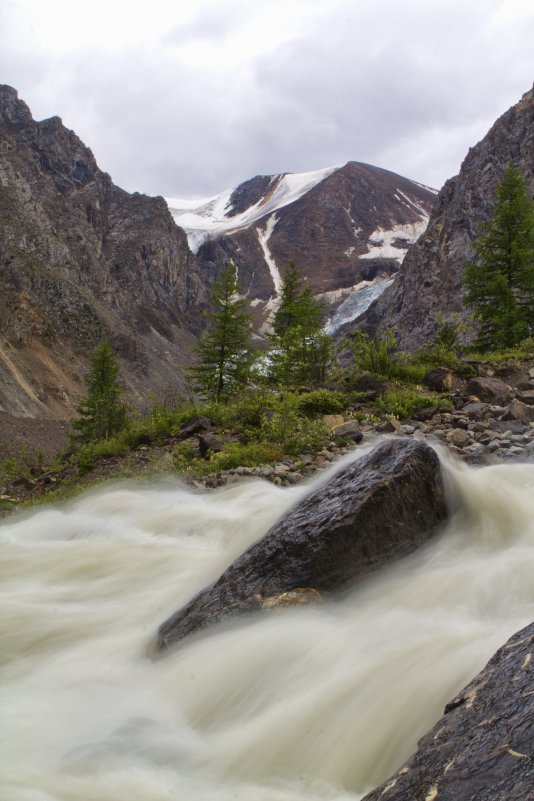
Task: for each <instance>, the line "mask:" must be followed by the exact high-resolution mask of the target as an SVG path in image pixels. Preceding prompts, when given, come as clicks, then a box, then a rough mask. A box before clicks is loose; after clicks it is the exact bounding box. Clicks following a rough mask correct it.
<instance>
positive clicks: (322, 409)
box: [297, 389, 347, 417]
mask: <svg viewBox="0 0 534 801" xmlns="http://www.w3.org/2000/svg"><path fill="white" fill-rule="evenodd" d="M346 407H347V397H346V395H344V394H343V392H337V391H335V390H330V389H317V390H315V391H314V392H307V393H306V394H305V395H301V396H300V397H299V398H298V399H297V409H298V411H299V412H300V413H301V414H305V415H307V416H308V417H318V416H319V415H321V414H337V413H338V412H342V411H343V410H344V409H346Z"/></svg>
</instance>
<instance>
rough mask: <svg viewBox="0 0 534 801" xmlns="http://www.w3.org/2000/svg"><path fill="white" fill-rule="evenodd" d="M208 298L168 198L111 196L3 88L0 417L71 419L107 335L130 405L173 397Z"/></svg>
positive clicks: (83, 155)
mask: <svg viewBox="0 0 534 801" xmlns="http://www.w3.org/2000/svg"><path fill="white" fill-rule="evenodd" d="M205 299H206V289H205V287H204V285H203V282H202V281H201V278H200V273H199V270H198V266H197V262H196V259H195V257H194V256H193V255H192V254H191V252H190V250H189V247H188V245H187V240H186V237H185V234H184V232H183V231H182V230H181V229H180V228H179V227H178V226H177V225H176V224H175V223H174V220H173V219H172V217H171V215H170V213H169V211H168V208H167V205H166V203H165V201H164V200H163V198H160V197H159V198H158V197H156V198H152V197H147V196H145V195H140V194H137V193H135V194H128V193H127V192H125V191H123V190H122V189H119V188H118V187H116V186H115V185H114V184H113V182H112V180H111V178H110V176H109V175H107V174H106V173H104V172H102V171H101V170H100V169H99V168H98V166H97V164H96V161H95V158H94V156H93V154H92V152H91V151H90V150H89V149H88V148H87V147H86V146H85V145H84V144H83V142H81V141H80V139H79V138H78V137H77V136H76V134H75V133H73V131H70V130H68V129H67V128H65V126H64V125H63V124H62V122H61V120H60V119H59V118H58V117H52V118H51V119H48V120H44V121H42V122H36V121H34V120H33V119H32V116H31V113H30V110H29V109H28V107H27V106H26V104H25V103H23V102H22V101H21V100H19V98H18V96H17V92H16V91H15V90H14V89H12V88H11V87H9V86H0V370H1V374H0V375H1V380H0V410H2V411H4V412H9V413H12V414H18V415H27V416H52V417H68V416H69V414H71V413H72V410H73V404H74V403H75V401H76V398H77V397H78V395H79V394H80V392H81V391H82V387H83V385H82V383H81V375H82V373H83V370H84V368H85V366H86V364H87V357H88V353H89V352H90V351H91V349H92V348H93V347H94V345H95V344H96V343H97V342H98V341H99V340H100V339H101V338H102V337H103V336H107V337H109V338H110V340H111V341H112V344H113V345H114V347H115V349H116V351H117V353H118V355H119V358H120V360H121V364H122V368H123V371H122V372H123V379H124V381H125V383H126V384H127V386H128V388H129V389H130V391H131V392H132V393H133V394H134V395H135V394H136V393H142V394H146V393H147V392H149V391H150V390H152V391H153V392H154V393H156V394H157V396H158V397H161V394H162V393H164V392H172V391H175V390H176V389H178V388H179V387H180V373H181V368H183V366H184V364H185V363H186V362H187V360H188V355H189V352H190V349H191V345H192V341H193V339H194V334H195V332H197V331H198V326H199V306H200V305H202V304H204V303H205Z"/></svg>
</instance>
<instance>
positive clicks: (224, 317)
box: [190, 259, 251, 401]
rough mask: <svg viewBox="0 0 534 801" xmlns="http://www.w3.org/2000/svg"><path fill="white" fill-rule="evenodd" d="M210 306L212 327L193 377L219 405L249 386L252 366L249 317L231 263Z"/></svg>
mask: <svg viewBox="0 0 534 801" xmlns="http://www.w3.org/2000/svg"><path fill="white" fill-rule="evenodd" d="M210 305H211V310H210V311H208V312H206V314H205V317H206V318H207V319H208V321H209V327H208V330H207V331H206V333H205V334H204V336H203V337H202V338H201V339H200V340H199V342H198V343H197V345H196V347H195V353H196V355H197V364H196V365H195V366H194V367H192V368H191V370H190V375H191V378H192V381H193V386H194V387H195V389H197V390H198V391H200V392H202V393H203V394H204V395H205V396H206V397H208V398H210V399H213V400H217V401H219V400H222V399H225V398H227V397H229V396H230V395H232V394H233V393H235V392H236V391H237V390H238V389H239V388H240V387H243V386H244V385H245V384H246V383H247V381H248V377H249V373H250V365H251V344H250V341H251V328H250V317H249V315H248V314H247V311H246V309H247V302H246V300H244V299H243V298H241V297H240V293H239V286H238V283H237V271H236V266H235V264H234V262H233V261H232V260H231V259H228V261H227V263H226V266H225V267H224V269H223V270H222V271H221V274H220V275H219V278H218V279H217V281H216V282H215V284H214V286H213V292H212V296H211V300H210Z"/></svg>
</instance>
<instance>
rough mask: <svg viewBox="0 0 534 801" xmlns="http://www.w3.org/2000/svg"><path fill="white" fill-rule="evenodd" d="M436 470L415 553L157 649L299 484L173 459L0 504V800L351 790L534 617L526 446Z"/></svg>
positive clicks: (167, 800) (285, 795) (375, 778)
mask: <svg viewBox="0 0 534 801" xmlns="http://www.w3.org/2000/svg"><path fill="white" fill-rule="evenodd" d="M350 458H354V457H350ZM333 469H334V470H335V469H339V465H338V466H337V467H336V468H333ZM444 470H445V474H446V481H447V486H448V492H449V496H450V503H451V507H452V517H451V520H450V523H449V524H448V525H447V527H446V529H445V530H444V532H443V533H442V534H441V536H439V537H438V538H437V539H436V540H435V541H434V542H433V543H432V544H430V545H429V546H427V547H425V548H424V549H423V550H422V551H419V552H418V553H417V554H415V555H414V556H412V557H410V558H408V559H406V560H404V561H403V562H402V563H400V564H398V565H396V566H394V567H391V568H389V569H387V570H386V571H384V572H382V573H381V574H380V575H377V576H375V577H373V578H371V579H369V580H368V581H367V582H365V583H362V584H361V585H360V586H359V587H356V588H355V589H354V590H353V591H352V592H350V593H348V594H346V595H345V596H344V597H343V598H342V599H341V598H340V599H338V600H337V601H335V602H328V603H325V604H323V605H322V606H318V607H315V608H312V607H310V608H296V609H285V610H277V611H274V612H271V613H265V614H264V615H262V616H258V617H253V618H248V619H243V620H241V621H238V622H235V621H234V622H233V623H232V624H231V625H226V626H218V627H214V628H212V629H210V630H209V631H207V632H206V634H205V635H204V636H202V637H200V638H198V639H191V640H190V641H186V642H184V643H183V644H182V645H181V646H179V647H177V648H175V649H174V650H171V651H169V652H168V653H165V654H164V655H163V656H161V657H154V655H153V651H152V649H151V644H152V642H153V638H154V635H155V632H156V630H157V627H158V625H159V624H160V623H161V622H162V621H163V620H165V619H166V617H167V616H168V615H169V614H171V613H172V612H174V611H175V610H176V609H177V608H178V607H179V606H180V605H181V604H183V603H185V602H186V601H188V600H189V599H190V597H191V596H192V595H193V594H194V593H196V592H197V591H198V590H200V589H201V588H202V587H204V586H205V585H206V584H207V583H208V582H210V581H212V580H213V579H215V578H216V577H217V576H218V575H219V574H220V573H221V572H222V571H223V569H224V568H225V567H226V566H227V565H228V564H229V563H230V562H231V561H232V559H234V558H235V557H236V556H237V555H238V554H239V553H241V552H242V551H243V550H244V549H245V548H246V547H247V546H248V545H249V544H250V543H252V542H253V541H254V540H256V539H257V538H258V537H260V536H261V535H262V534H263V533H264V532H265V531H266V530H267V529H268V528H269V526H270V525H271V524H272V523H274V522H275V520H276V519H278V517H279V516H280V515H282V514H283V513H284V511H285V510H287V509H288V508H289V507H291V506H292V505H293V504H294V503H295V502H296V501H297V500H298V499H299V498H301V497H302V496H303V495H304V494H306V493H307V492H309V489H310V488H309V486H308V487H305V486H298V487H291V488H288V489H280V488H278V487H275V486H273V485H271V484H269V483H267V482H262V481H260V480H256V479H253V480H248V481H244V482H243V483H241V484H236V485H233V486H230V487H226V488H222V489H220V490H218V491H215V492H200V491H192V490H191V489H189V488H187V487H185V486H184V485H181V484H180V483H178V482H176V481H174V480H170V479H169V480H168V481H167V482H166V483H160V484H159V485H152V486H150V485H135V484H130V485H117V486H112V487H109V488H107V489H104V490H101V491H99V492H94V493H91V494H89V495H86V496H84V497H82V498H81V499H79V500H77V501H76V502H73V503H71V504H69V505H67V506H65V507H63V508H48V509H44V510H42V511H37V512H34V513H31V514H26V515H22V516H20V517H14V518H11V519H8V520H6V521H4V522H3V524H2V525H1V526H0V553H1V566H0V609H1V618H0V626H1V631H0V636H1V644H2V648H1V656H0V660H1V667H0V681H1V690H0V720H1V723H0V766H1V767H0V771H1V773H0V798H1V799H6V801H8V800H9V801H178V799H179V801H204V800H206V801H230V799H238V800H239V801H245V799H246V801H304V800H306V801H314V800H315V801H318V800H319V799H324V800H328V801H341V799H352V800H353V801H354V799H357V798H360V797H361V796H362V795H363V794H364V793H365V792H367V791H368V790H369V789H371V788H372V787H374V786H376V785H377V784H378V783H380V782H381V781H383V780H384V779H385V778H387V776H388V775H389V774H391V773H392V772H393V771H394V770H395V769H396V768H397V767H399V765H400V764H401V763H402V762H403V760H404V759H406V758H407V757H408V756H409V755H410V754H411V753H412V752H413V750H414V749H415V746H416V741H417V739H418V738H419V737H420V736H421V735H422V734H423V733H424V732H425V731H427V730H428V729H429V728H430V726H431V725H432V724H433V723H434V722H435V721H436V719H437V718H438V717H439V716H440V715H441V713H442V710H443V706H444V704H445V703H446V701H448V700H449V699H450V698H451V697H453V696H454V694H455V693H456V692H457V691H458V690H459V689H460V688H461V687H462V686H463V685H464V684H465V683H466V682H467V681H468V680H469V679H470V678H471V677H472V676H474V675H475V674H476V673H477V672H478V671H479V670H480V669H481V668H482V667H483V665H484V664H485V662H486V661H487V659H488V658H489V657H490V656H491V655H492V653H493V652H494V651H495V650H496V648H497V647H498V646H499V645H501V644H502V643H504V642H505V640H506V639H507V638H508V637H509V636H510V635H511V634H512V633H513V632H514V631H516V630H518V629H519V628H521V627H522V626H523V625H526V624H527V623H529V622H530V621H531V620H532V619H533V618H534V612H533V610H534V582H533V580H532V576H533V573H534V465H532V464H530V465H528V464H507V465H494V466H491V467H486V468H481V469H473V468H469V467H467V466H465V465H462V464H457V463H453V462H451V461H447V462H446V463H444ZM320 480H324V475H323V477H322V478H321V479H317V481H320Z"/></svg>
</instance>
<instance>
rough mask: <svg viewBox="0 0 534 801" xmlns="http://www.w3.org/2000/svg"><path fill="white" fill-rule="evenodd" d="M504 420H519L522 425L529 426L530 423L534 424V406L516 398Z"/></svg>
mask: <svg viewBox="0 0 534 801" xmlns="http://www.w3.org/2000/svg"><path fill="white" fill-rule="evenodd" d="M503 420H519V422H520V423H523V425H525V426H528V425H529V423H534V406H530V405H528V404H527V403H523V402H522V401H520V400H518V399H517V398H514V400H513V401H512V402H511V404H510V406H509V407H508V409H507V410H506V412H505V414H504V415H503Z"/></svg>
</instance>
